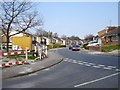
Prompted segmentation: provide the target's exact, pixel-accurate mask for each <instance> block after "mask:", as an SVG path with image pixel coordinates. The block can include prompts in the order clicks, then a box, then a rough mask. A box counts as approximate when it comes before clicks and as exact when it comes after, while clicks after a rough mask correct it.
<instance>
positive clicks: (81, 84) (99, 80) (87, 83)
mask: <svg viewBox="0 0 120 90" xmlns="http://www.w3.org/2000/svg"><path fill="white" fill-rule="evenodd" d="M119 73H120V72H118V73H114V74H111V75H108V76H105V77H102V78H99V79H96V80H93V81H89V82H85V83H82V84H78V85H75V86H74V87H80V86H84V85H87V84H90V83H94V82H97V81H100V80H104V79H107V78H110V77H113V76H115V75H118V74H119Z"/></svg>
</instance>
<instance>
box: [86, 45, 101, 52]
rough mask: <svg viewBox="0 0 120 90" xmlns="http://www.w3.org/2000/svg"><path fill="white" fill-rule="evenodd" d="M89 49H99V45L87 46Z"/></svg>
mask: <svg viewBox="0 0 120 90" xmlns="http://www.w3.org/2000/svg"><path fill="white" fill-rule="evenodd" d="M88 49H89V50H94V51H100V46H89V47H88Z"/></svg>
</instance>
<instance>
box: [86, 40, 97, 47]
mask: <svg viewBox="0 0 120 90" xmlns="http://www.w3.org/2000/svg"><path fill="white" fill-rule="evenodd" d="M87 46H99V43H98V42H96V41H90V42H89V44H88V45H87Z"/></svg>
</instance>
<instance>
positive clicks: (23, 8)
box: [0, 0, 42, 52]
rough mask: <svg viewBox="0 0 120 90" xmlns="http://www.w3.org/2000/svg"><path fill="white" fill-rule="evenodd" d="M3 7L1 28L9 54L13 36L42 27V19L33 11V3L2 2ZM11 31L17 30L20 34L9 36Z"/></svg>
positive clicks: (0, 15)
mask: <svg viewBox="0 0 120 90" xmlns="http://www.w3.org/2000/svg"><path fill="white" fill-rule="evenodd" d="M1 5H2V7H1V9H2V13H1V14H0V28H1V30H2V32H3V33H4V35H5V36H6V38H7V52H8V51H9V38H10V37H11V36H13V35H16V34H19V33H21V32H25V31H26V30H28V29H31V28H33V27H36V26H40V25H42V19H39V18H38V17H37V12H35V11H32V7H33V6H32V3H31V2H25V1H23V2H19V1H17V0H13V1H12V2H2V3H1ZM30 11H31V12H30ZM11 30H16V31H18V32H17V33H15V34H13V35H9V33H10V31H11Z"/></svg>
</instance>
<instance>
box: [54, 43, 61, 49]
mask: <svg viewBox="0 0 120 90" xmlns="http://www.w3.org/2000/svg"><path fill="white" fill-rule="evenodd" d="M60 46H61V44H59V43H57V44H54V45H53V48H59V47H60Z"/></svg>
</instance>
